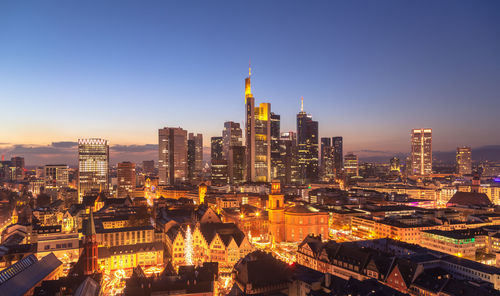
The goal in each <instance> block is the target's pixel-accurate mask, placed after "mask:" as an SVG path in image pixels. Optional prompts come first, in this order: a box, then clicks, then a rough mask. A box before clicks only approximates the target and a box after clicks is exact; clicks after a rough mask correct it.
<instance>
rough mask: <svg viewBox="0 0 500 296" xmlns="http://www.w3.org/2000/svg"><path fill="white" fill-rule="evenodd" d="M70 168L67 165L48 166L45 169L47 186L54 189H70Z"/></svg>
mask: <svg viewBox="0 0 500 296" xmlns="http://www.w3.org/2000/svg"><path fill="white" fill-rule="evenodd" d="M68 169H69V168H68V166H67V165H65V164H48V165H45V166H44V168H43V171H44V175H45V177H44V178H45V186H47V187H53V188H63V187H68V184H69V175H68Z"/></svg>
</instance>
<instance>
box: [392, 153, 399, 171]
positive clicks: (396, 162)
mask: <svg viewBox="0 0 500 296" xmlns="http://www.w3.org/2000/svg"><path fill="white" fill-rule="evenodd" d="M390 168H391V172H398V173H399V172H401V164H400V161H399V158H397V157H396V156H394V157H393V158H391V163H390Z"/></svg>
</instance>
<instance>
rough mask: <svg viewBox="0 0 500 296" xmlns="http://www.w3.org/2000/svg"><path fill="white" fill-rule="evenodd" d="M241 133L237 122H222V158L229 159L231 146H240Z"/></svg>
mask: <svg viewBox="0 0 500 296" xmlns="http://www.w3.org/2000/svg"><path fill="white" fill-rule="evenodd" d="M242 136H243V132H242V131H241V127H240V124H239V123H237V122H232V121H226V122H224V130H223V131H222V145H223V157H224V158H225V159H227V158H228V157H229V149H231V147H233V146H242V145H243V143H242V141H241V137H242Z"/></svg>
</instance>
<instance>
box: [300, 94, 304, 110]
mask: <svg viewBox="0 0 500 296" xmlns="http://www.w3.org/2000/svg"><path fill="white" fill-rule="evenodd" d="M300 112H304V97H300Z"/></svg>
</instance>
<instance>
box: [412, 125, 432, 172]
mask: <svg viewBox="0 0 500 296" xmlns="http://www.w3.org/2000/svg"><path fill="white" fill-rule="evenodd" d="M410 154H411V155H410V158H411V159H410V161H411V174H412V175H419V176H425V175H430V174H432V129H430V128H422V129H413V130H412V131H411V153H410Z"/></svg>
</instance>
